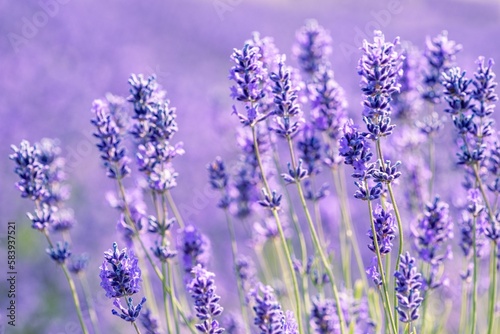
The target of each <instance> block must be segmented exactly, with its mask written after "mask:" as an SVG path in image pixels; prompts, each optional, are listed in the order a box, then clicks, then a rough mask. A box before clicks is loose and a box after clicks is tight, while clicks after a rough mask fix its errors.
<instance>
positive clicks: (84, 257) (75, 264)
mask: <svg viewBox="0 0 500 334" xmlns="http://www.w3.org/2000/svg"><path fill="white" fill-rule="evenodd" d="M88 265H89V255H88V254H87V253H83V254H80V255H76V256H73V257H71V262H70V263H69V265H68V269H69V271H71V272H72V273H74V274H79V273H81V272H82V271H84V270H85V269H86V268H87V266H88Z"/></svg>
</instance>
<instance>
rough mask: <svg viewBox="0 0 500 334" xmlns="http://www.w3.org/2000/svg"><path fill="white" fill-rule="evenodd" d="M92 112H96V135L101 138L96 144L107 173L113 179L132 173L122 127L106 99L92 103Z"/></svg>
mask: <svg viewBox="0 0 500 334" xmlns="http://www.w3.org/2000/svg"><path fill="white" fill-rule="evenodd" d="M92 112H93V113H94V114H95V116H94V118H93V119H92V120H91V123H92V124H93V125H94V126H95V127H96V132H95V133H94V137H96V138H97V139H99V143H98V144H96V145H97V147H98V148H99V151H100V152H101V159H102V161H103V162H104V167H106V169H107V172H108V173H107V175H108V177H110V178H112V179H118V180H120V179H122V178H124V177H125V176H127V175H128V174H130V168H129V166H128V164H129V159H128V158H127V157H126V155H125V154H126V153H125V147H124V146H123V145H122V144H121V141H122V134H121V128H120V127H119V126H118V124H117V123H116V120H115V119H114V117H113V115H112V113H111V110H110V108H109V105H108V103H107V102H106V101H103V100H95V101H94V103H93V104H92Z"/></svg>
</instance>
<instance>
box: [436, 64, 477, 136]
mask: <svg viewBox="0 0 500 334" xmlns="http://www.w3.org/2000/svg"><path fill="white" fill-rule="evenodd" d="M441 78H442V79H441V84H442V85H443V87H444V99H445V101H446V102H447V103H448V106H449V107H448V108H447V109H445V110H444V111H445V112H447V113H449V114H451V115H459V114H461V113H463V112H466V111H467V110H469V108H470V105H471V99H472V98H471V91H470V89H469V86H470V84H471V83H472V80H470V79H467V78H466V77H465V72H462V70H461V69H460V68H459V67H453V68H452V69H450V70H449V71H446V72H444V73H443V74H442V75H441ZM466 132H467V129H466Z"/></svg>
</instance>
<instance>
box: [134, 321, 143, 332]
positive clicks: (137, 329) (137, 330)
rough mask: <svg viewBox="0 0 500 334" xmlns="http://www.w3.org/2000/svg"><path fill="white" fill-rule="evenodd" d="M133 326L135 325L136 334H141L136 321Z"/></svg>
mask: <svg viewBox="0 0 500 334" xmlns="http://www.w3.org/2000/svg"><path fill="white" fill-rule="evenodd" d="M132 324H133V325H134V328H135V331H136V333H137V334H141V331H140V330H139V327H137V324H136V323H135V321H134V322H133V323H132Z"/></svg>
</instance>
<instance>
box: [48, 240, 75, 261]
mask: <svg viewBox="0 0 500 334" xmlns="http://www.w3.org/2000/svg"><path fill="white" fill-rule="evenodd" d="M46 252H47V254H49V256H50V257H51V258H52V260H54V261H55V262H56V263H57V264H63V263H64V262H66V259H67V258H69V257H70V256H71V251H70V250H69V244H68V243H67V242H64V243H62V242H57V244H56V247H55V248H54V247H50V248H47V250H46Z"/></svg>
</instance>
